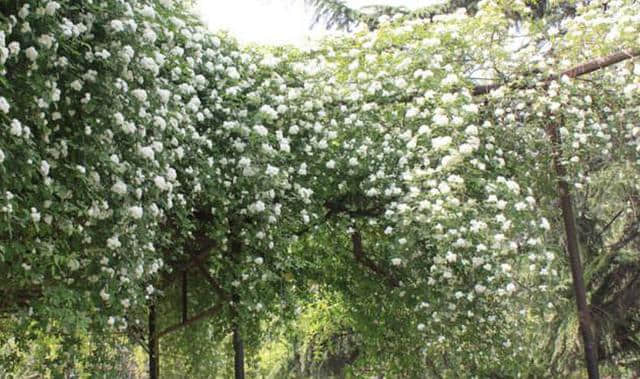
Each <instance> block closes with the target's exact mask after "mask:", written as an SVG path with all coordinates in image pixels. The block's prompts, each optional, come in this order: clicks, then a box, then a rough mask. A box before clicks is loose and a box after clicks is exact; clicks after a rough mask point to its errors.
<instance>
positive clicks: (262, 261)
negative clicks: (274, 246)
mask: <svg viewBox="0 0 640 379" xmlns="http://www.w3.org/2000/svg"><path fill="white" fill-rule="evenodd" d="M253 262H254V263H255V264H257V265H261V264H263V263H264V259H263V258H262V257H256V259H254V260H253Z"/></svg>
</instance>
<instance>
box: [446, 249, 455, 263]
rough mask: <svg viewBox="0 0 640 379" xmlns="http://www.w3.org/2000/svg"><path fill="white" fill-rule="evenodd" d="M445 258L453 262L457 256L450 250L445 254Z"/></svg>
mask: <svg viewBox="0 0 640 379" xmlns="http://www.w3.org/2000/svg"><path fill="white" fill-rule="evenodd" d="M445 259H446V260H447V262H449V263H453V262H455V261H456V260H457V259H458V256H457V255H456V254H454V253H452V252H451V251H447V255H446V256H445Z"/></svg>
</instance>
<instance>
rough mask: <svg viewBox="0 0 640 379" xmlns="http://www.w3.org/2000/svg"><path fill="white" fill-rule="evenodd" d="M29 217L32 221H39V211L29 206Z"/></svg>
mask: <svg viewBox="0 0 640 379" xmlns="http://www.w3.org/2000/svg"><path fill="white" fill-rule="evenodd" d="M31 219H32V220H33V222H40V212H38V210H37V209H36V208H31Z"/></svg>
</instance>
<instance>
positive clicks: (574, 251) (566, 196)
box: [547, 124, 600, 379]
mask: <svg viewBox="0 0 640 379" xmlns="http://www.w3.org/2000/svg"><path fill="white" fill-rule="evenodd" d="M547 133H548V134H549V137H550V138H551V146H552V154H553V165H554V167H555V171H556V175H557V180H558V197H559V200H560V209H561V210H562V218H563V220H564V230H565V234H566V237H567V251H568V253H569V265H570V266H571V276H572V278H573V292H574V294H575V296H576V305H577V307H578V319H579V322H580V332H581V334H582V339H583V341H584V355H585V360H586V363H587V373H588V374H589V379H598V378H600V374H599V372H598V350H597V347H596V343H595V338H594V336H593V326H592V325H593V322H592V320H591V310H590V309H589V305H588V304H587V294H586V293H587V291H586V289H585V285H584V278H583V271H582V263H581V261H580V250H579V247H578V232H577V229H576V218H575V215H574V213H573V199H572V197H571V192H570V190H569V183H567V180H566V175H567V171H566V169H565V167H564V166H563V165H562V162H561V159H562V146H561V143H562V140H561V137H560V133H559V132H558V127H557V125H555V124H554V125H550V126H549V127H548V128H547Z"/></svg>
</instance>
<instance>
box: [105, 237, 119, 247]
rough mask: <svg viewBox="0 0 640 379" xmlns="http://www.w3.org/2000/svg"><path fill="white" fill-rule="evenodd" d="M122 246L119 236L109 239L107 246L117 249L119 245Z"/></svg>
mask: <svg viewBox="0 0 640 379" xmlns="http://www.w3.org/2000/svg"><path fill="white" fill-rule="evenodd" d="M121 246H122V243H120V240H119V239H118V236H113V237H111V238H108V239H107V247H108V248H109V249H111V250H115V249H117V248H119V247H121Z"/></svg>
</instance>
